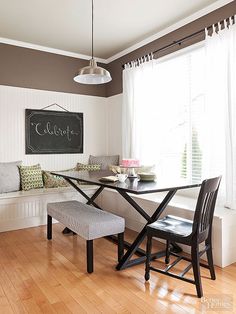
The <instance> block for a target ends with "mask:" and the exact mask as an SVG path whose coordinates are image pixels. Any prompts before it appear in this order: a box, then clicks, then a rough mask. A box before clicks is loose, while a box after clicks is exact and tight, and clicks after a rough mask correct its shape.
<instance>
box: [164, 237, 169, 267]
mask: <svg viewBox="0 0 236 314" xmlns="http://www.w3.org/2000/svg"><path fill="white" fill-rule="evenodd" d="M169 262H170V241H169V240H166V257H165V263H166V264H169Z"/></svg>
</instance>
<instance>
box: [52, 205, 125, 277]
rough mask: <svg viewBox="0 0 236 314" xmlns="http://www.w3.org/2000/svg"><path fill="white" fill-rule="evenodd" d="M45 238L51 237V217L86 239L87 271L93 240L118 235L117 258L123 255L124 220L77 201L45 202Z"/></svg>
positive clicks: (91, 264)
mask: <svg viewBox="0 0 236 314" xmlns="http://www.w3.org/2000/svg"><path fill="white" fill-rule="evenodd" d="M47 214H48V220H47V238H48V240H51V239H52V218H54V219H56V220H57V221H59V222H60V223H62V224H63V225H65V226H66V227H68V228H69V229H71V230H72V231H73V232H75V233H76V234H78V235H79V236H81V237H82V238H84V239H86V245H87V272H88V273H92V272H93V240H94V239H98V238H101V237H105V236H109V235H114V234H117V235H118V260H120V259H121V257H122V256H123V251H124V249H123V240H124V229H125V220H124V218H122V217H119V216H116V215H114V214H111V213H109V212H106V211H104V210H100V209H97V208H95V207H93V206H90V205H86V204H84V203H81V202H78V201H65V202H57V203H48V204H47Z"/></svg>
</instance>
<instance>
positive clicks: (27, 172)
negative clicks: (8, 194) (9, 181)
mask: <svg viewBox="0 0 236 314" xmlns="http://www.w3.org/2000/svg"><path fill="white" fill-rule="evenodd" d="M19 169H20V179H21V188H22V190H23V191H28V190H31V189H37V188H42V187H43V176H42V170H41V167H40V165H39V164H37V165H34V166H19Z"/></svg>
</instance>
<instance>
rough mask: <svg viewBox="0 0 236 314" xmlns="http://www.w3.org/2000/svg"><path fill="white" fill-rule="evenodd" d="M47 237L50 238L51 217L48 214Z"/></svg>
mask: <svg viewBox="0 0 236 314" xmlns="http://www.w3.org/2000/svg"><path fill="white" fill-rule="evenodd" d="M47 239H48V240H51V239H52V217H51V216H50V215H48V218H47Z"/></svg>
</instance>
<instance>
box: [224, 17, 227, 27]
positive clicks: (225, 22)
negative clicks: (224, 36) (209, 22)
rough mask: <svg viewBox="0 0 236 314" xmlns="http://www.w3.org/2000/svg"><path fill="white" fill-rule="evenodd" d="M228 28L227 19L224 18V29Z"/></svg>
mask: <svg viewBox="0 0 236 314" xmlns="http://www.w3.org/2000/svg"><path fill="white" fill-rule="evenodd" d="M226 28H227V21H226V19H224V29H226Z"/></svg>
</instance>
